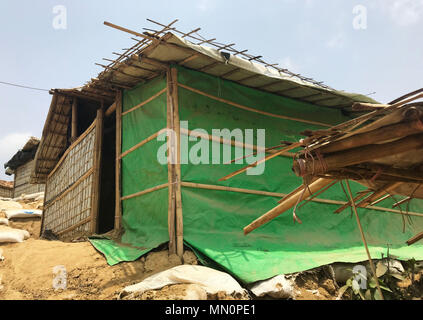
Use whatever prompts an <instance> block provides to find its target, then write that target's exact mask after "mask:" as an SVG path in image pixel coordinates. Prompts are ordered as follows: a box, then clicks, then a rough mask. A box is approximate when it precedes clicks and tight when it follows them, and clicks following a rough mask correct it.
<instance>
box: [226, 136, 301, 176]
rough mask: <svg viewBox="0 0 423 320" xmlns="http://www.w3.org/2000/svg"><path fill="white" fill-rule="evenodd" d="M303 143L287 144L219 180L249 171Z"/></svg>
mask: <svg viewBox="0 0 423 320" xmlns="http://www.w3.org/2000/svg"><path fill="white" fill-rule="evenodd" d="M301 145H302V143H301V142H296V143H293V144H291V145H290V146H287V147H285V148H282V149H281V150H278V151H276V152H275V153H273V154H271V155H268V156H266V157H264V158H263V159H260V160H258V161H256V162H254V163H252V164H250V165H248V166H246V167H244V168H242V169H239V170H237V171H235V172H232V173H230V174H228V175H227V176H224V177H223V178H220V179H219V181H226V180H228V179H230V178H232V177H234V176H236V175H238V174H240V173H243V172H244V171H247V170H248V169H250V168H253V167H256V166H258V165H259V164H261V163H263V162H265V161H268V160H270V159H273V158H275V157H277V156H280V155H282V154H283V153H285V152H287V151H289V150H292V149H295V148H297V147H299V146H301Z"/></svg>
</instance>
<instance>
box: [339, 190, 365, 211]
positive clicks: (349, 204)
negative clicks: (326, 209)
mask: <svg viewBox="0 0 423 320" xmlns="http://www.w3.org/2000/svg"><path fill="white" fill-rule="evenodd" d="M369 193H370V190H365V191H364V192H360V193H359V194H358V195H356V196H355V198H354V199H353V200H354V202H357V201H358V200H360V199H363V198H364V197H365V196H367V195H368V194H369ZM350 206H351V201H348V202H347V203H346V204H344V205H343V206H341V207H339V208H338V209H336V210H335V212H334V213H335V214H339V213H341V212H342V211H344V210H345V209H346V208H348V207H350Z"/></svg>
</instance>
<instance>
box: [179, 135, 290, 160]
mask: <svg viewBox="0 0 423 320" xmlns="http://www.w3.org/2000/svg"><path fill="white" fill-rule="evenodd" d="M181 133H182V134H185V135H187V136H189V135H190V136H195V137H199V138H202V139H206V140H209V141H214V142H217V143H220V144H227V145H231V146H234V147H239V148H243V149H250V150H254V151H257V152H266V153H271V154H274V153H276V152H278V150H272V149H270V148H269V149H266V148H262V147H258V146H256V145H253V144H247V143H243V142H240V141H237V140H229V139H224V138H223V137H221V136H219V137H217V136H213V135H211V134H205V133H203V132H200V131H196V130H188V129H185V128H181ZM280 156H284V157H288V158H293V157H294V154H293V153H290V152H287V151H285V152H283V153H282V154H280Z"/></svg>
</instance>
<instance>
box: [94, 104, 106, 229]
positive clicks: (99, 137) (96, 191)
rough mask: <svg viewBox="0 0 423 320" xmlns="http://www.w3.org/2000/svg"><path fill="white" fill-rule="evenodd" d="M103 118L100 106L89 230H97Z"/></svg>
mask: <svg viewBox="0 0 423 320" xmlns="http://www.w3.org/2000/svg"><path fill="white" fill-rule="evenodd" d="M103 118H104V110H103V109H102V108H100V109H98V110H97V118H96V122H97V125H96V128H95V129H96V138H95V148H94V163H93V187H92V193H91V195H92V202H91V204H92V205H91V232H92V233H96V232H97V231H98V214H99V209H100V183H101V154H102V145H103Z"/></svg>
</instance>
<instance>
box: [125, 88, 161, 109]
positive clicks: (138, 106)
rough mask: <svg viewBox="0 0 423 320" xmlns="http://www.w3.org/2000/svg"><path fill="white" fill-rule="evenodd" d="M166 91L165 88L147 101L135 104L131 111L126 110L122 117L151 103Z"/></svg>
mask: <svg viewBox="0 0 423 320" xmlns="http://www.w3.org/2000/svg"><path fill="white" fill-rule="evenodd" d="M166 90H167V88H164V89H162V90H160V91H159V92H157V93H156V94H154V95H153V96H151V97H150V98H148V99H147V100H145V101H143V102H141V103H139V104H137V105H136V106H135V107H132V108H131V109H129V110H126V111H125V112H122V116H124V115H127V114H128V113H130V112H132V111H135V110H137V109H139V108H141V107H143V106H144V105H146V104H147V103H149V102H151V101H153V100H154V99H156V98H157V97H159V96H161V95H162V94H163V93H165V92H166Z"/></svg>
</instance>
